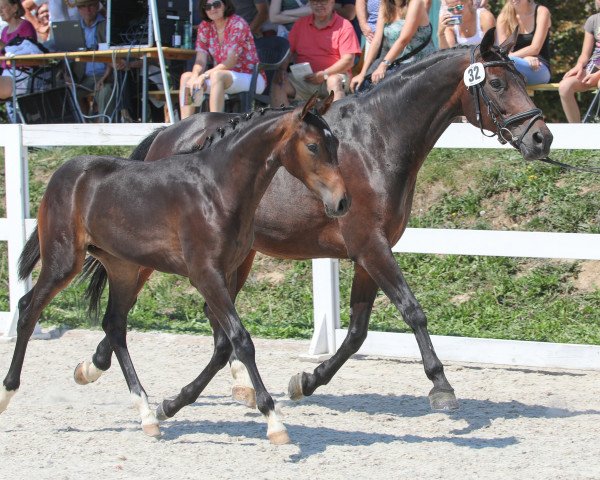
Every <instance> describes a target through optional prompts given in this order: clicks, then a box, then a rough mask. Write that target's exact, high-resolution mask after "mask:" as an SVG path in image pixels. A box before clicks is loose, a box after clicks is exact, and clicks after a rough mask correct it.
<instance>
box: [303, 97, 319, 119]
mask: <svg viewBox="0 0 600 480" xmlns="http://www.w3.org/2000/svg"><path fill="white" fill-rule="evenodd" d="M316 103H317V92H315V93H313V94H312V97H310V98H309V99H308V101H307V102H306V103H305V104H304V108H303V109H302V113H301V114H300V120H302V119H304V117H305V116H306V114H307V113H308V112H310V111H311V110H312V108H313V107H314V106H315V104H316Z"/></svg>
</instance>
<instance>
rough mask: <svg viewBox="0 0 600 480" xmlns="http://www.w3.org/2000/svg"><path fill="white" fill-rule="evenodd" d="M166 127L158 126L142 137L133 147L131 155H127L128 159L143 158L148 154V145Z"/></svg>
mask: <svg viewBox="0 0 600 480" xmlns="http://www.w3.org/2000/svg"><path fill="white" fill-rule="evenodd" d="M165 128H167V127H160V128H157V129H156V130H154V131H153V132H152V133H151V134H150V135H148V136H147V137H146V138H144V139H143V140H142V141H141V142H140V143H139V145H138V146H137V147H135V148H134V149H133V152H131V155H129V160H144V159H145V158H146V155H147V154H148V150H150V145H152V142H154V139H155V138H156V137H157V136H158V134H159V133H160V132H162V131H163V130H164V129H165Z"/></svg>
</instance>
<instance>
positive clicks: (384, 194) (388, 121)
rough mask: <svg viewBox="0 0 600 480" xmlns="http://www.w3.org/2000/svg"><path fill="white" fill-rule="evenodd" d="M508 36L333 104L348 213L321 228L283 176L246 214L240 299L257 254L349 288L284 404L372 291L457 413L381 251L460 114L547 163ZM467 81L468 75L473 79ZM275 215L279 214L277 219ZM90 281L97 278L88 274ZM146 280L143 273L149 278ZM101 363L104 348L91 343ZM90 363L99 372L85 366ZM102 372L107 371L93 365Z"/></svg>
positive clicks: (156, 147) (450, 53) (314, 381)
mask: <svg viewBox="0 0 600 480" xmlns="http://www.w3.org/2000/svg"><path fill="white" fill-rule="evenodd" d="M514 41H515V38H512V39H509V40H508V41H507V42H505V44H503V45H501V46H500V47H495V46H494V45H493V43H494V30H493V29H492V30H490V31H489V32H488V33H487V35H486V36H485V38H484V39H483V41H482V43H481V45H480V46H479V47H478V48H477V49H467V48H454V49H449V50H442V51H440V52H437V53H435V54H433V55H431V56H430V57H427V58H425V59H424V60H422V61H420V62H417V63H415V64H412V65H410V66H408V67H406V68H404V69H402V70H399V71H396V72H393V73H390V74H389V75H388V76H387V77H386V79H385V80H384V81H382V82H381V83H380V84H379V85H378V86H376V87H375V88H373V90H371V91H369V92H367V93H365V94H362V95H358V96H350V97H347V98H345V99H343V100H340V101H338V102H335V103H334V104H333V105H332V107H331V109H330V110H329V111H328V112H327V114H326V115H325V117H326V119H327V121H328V122H329V124H330V125H331V126H332V129H333V131H334V133H335V134H336V136H337V137H338V138H339V140H340V150H339V159H340V170H341V172H342V175H343V177H344V180H345V182H346V186H347V188H348V191H349V192H350V193H351V194H352V197H353V198H354V206H353V208H352V210H351V211H350V213H349V214H348V215H347V216H345V217H344V218H343V219H340V220H331V219H330V218H327V217H326V216H325V215H323V213H322V212H320V211H319V209H320V207H319V205H318V203H317V202H316V201H315V200H314V199H313V198H312V197H311V195H310V193H309V192H308V190H306V188H304V187H303V186H302V184H300V183H299V182H297V181H296V180H295V179H294V178H292V177H291V176H290V175H287V173H285V172H284V171H281V172H279V173H278V174H277V175H275V178H274V179H273V182H272V183H271V185H270V186H269V188H268V189H267V192H266V194H265V196H264V197H263V199H262V200H261V203H260V205H259V207H258V209H257V211H256V230H255V232H256V236H255V241H254V245H253V246H252V251H251V252H250V253H249V255H248V257H247V258H246V260H245V261H244V263H242V265H241V266H240V268H239V270H238V285H237V289H238V290H239V289H240V288H241V287H242V286H243V284H244V281H245V280H246V278H247V275H248V273H249V271H250V268H251V266H252V262H253V259H254V255H255V253H256V251H259V252H261V253H264V254H266V255H270V256H273V257H277V258H289V259H307V258H321V257H331V258H350V259H352V260H353V261H354V279H353V283H352V290H351V297H350V306H351V309H350V312H351V313H350V326H349V328H348V334H347V336H346V338H345V339H344V341H343V343H342V345H341V346H340V348H339V349H338V351H337V352H336V353H335V355H333V356H332V357H331V358H330V359H329V360H326V361H325V362H323V363H322V364H321V365H319V366H318V367H317V368H316V369H315V370H314V371H313V373H302V374H299V375H296V376H294V377H293V378H292V380H291V381H290V385H289V393H290V396H291V397H292V398H294V399H298V398H301V397H302V396H303V395H311V394H312V393H313V392H314V391H315V390H316V389H317V387H319V386H320V385H325V384H327V383H328V382H329V381H330V380H331V379H332V378H333V376H334V375H335V373H336V372H337V371H338V370H339V369H340V368H341V366H342V365H343V364H344V363H345V362H346V360H347V359H348V358H350V356H351V355H352V354H353V353H355V352H357V351H358V349H359V348H360V346H361V345H362V343H363V341H364V339H365V338H366V335H367V330H368V326H369V317H370V314H371V309H372V307H373V302H374V300H375V296H376V294H377V290H378V289H379V288H381V289H382V290H383V292H384V293H385V294H386V295H387V296H388V298H389V299H390V300H391V301H392V302H393V303H394V305H396V307H397V308H398V310H399V311H400V312H401V314H402V316H403V318H404V320H405V322H406V323H407V324H408V325H409V326H410V327H411V328H412V330H413V332H414V334H415V337H416V340H417V343H418V345H419V348H420V351H421V355H422V358H423V366H424V369H425V373H426V375H427V377H428V378H429V379H430V380H431V381H432V382H433V388H432V390H431V391H430V393H429V399H430V403H431V406H432V408H433V409H435V410H450V409H455V408H457V407H458V402H457V400H456V397H455V395H454V390H453V388H452V386H451V385H450V383H449V382H448V380H447V379H446V376H445V374H444V368H443V365H442V363H441V362H440V360H439V359H438V357H437V355H436V353H435V350H434V348H433V344H432V342H431V338H430V336H429V333H428V331H427V318H426V316H425V313H424V312H423V309H422V308H421V306H420V305H419V303H418V301H417V299H416V298H415V296H414V295H413V293H412V292H411V290H410V287H409V286H408V284H407V282H406V280H405V279H404V275H403V274H402V272H401V271H400V268H399V267H398V263H397V262H396V260H395V258H394V256H393V254H392V251H391V247H392V246H393V245H395V244H396V243H397V242H398V240H399V239H400V237H401V236H402V233H403V232H404V229H405V228H406V225H407V223H408V219H409V216H410V210H411V206H412V199H413V193H414V189H415V182H416V178H417V173H418V172H419V169H420V168H421V165H422V164H423V162H424V161H425V159H426V158H427V155H428V153H429V152H430V151H431V149H432V148H433V146H434V145H435V143H436V141H437V140H438V138H439V137H440V136H441V135H442V133H443V132H444V130H445V129H446V128H447V127H448V125H449V124H450V123H451V122H452V120H453V119H454V118H456V117H457V116H459V115H465V116H466V117H467V119H468V120H469V121H470V122H471V123H472V124H473V125H475V126H477V127H480V126H482V127H483V128H485V129H486V130H489V131H491V132H493V133H496V134H498V135H499V138H500V139H501V141H503V142H505V141H510V142H511V144H512V145H513V146H514V147H515V148H517V149H518V150H519V151H520V152H521V154H522V155H523V157H524V158H526V159H528V160H531V159H536V158H544V157H545V156H547V155H548V152H549V149H550V144H551V142H552V135H551V133H550V131H549V130H548V128H547V127H546V125H545V123H544V122H543V120H542V119H541V115H540V112H539V110H537V109H535V105H533V103H532V101H531V98H530V97H529V96H528V95H527V92H526V91H525V83H524V82H523V79H522V77H521V76H520V75H519V74H518V72H517V71H516V70H515V68H514V65H513V64H512V62H510V61H509V59H508V57H507V54H506V52H509V51H510V49H511V47H512V45H513V44H514ZM475 62H483V63H484V67H483V69H484V71H483V72H479V75H483V74H485V81H483V82H482V83H480V84H478V85H476V86H474V87H471V88H466V87H465V84H464V82H463V74H464V72H465V70H466V69H467V67H469V66H470V65H471V64H473V63H475ZM475 73H476V72H475ZM227 118H229V116H228V115H227V114H210V115H202V114H201V115H194V116H192V117H190V118H188V119H186V120H184V121H182V122H180V123H177V124H175V125H172V126H170V127H168V128H166V129H164V130H162V131H160V132H156V133H155V134H154V135H152V136H151V137H149V138H147V139H146V140H145V141H144V142H142V144H140V146H139V148H138V149H137V151H136V152H134V155H137V156H138V158H140V159H142V158H145V160H156V159H159V158H161V157H163V156H165V155H169V154H171V153H173V152H177V151H180V150H185V149H186V148H190V147H191V146H193V145H196V144H200V143H202V142H203V141H204V138H205V137H206V136H207V135H209V134H211V132H213V131H214V128H215V125H219V124H220V123H222V122H223V121H225V119H227ZM281 207H283V208H284V210H285V211H286V212H288V213H289V215H288V214H286V215H279V214H278V212H279V210H280V208H281ZM96 273H97V274H98V275H99V276H101V272H99V271H98V270H96ZM150 273H151V272H149V271H146V272H144V274H145V275H149V274H150ZM98 351H99V352H100V351H101V352H102V355H103V358H104V357H106V356H110V349H109V344H108V342H106V341H104V342H103V343H101V344H100V345H99V346H98ZM96 365H97V366H100V365H99V364H96ZM104 365H106V364H104ZM242 370H243V367H242V366H241V365H240V363H239V362H234V363H233V368H232V372H233V373H234V377H237V378H236V383H237V385H235V386H234V393H235V394H236V395H237V396H238V398H239V399H242V400H243V401H245V402H247V403H248V404H250V405H252V403H253V400H254V391H253V390H252V387H251V385H250V384H249V382H245V381H244V378H247V377H246V375H245V374H244V373H243V371H242Z"/></svg>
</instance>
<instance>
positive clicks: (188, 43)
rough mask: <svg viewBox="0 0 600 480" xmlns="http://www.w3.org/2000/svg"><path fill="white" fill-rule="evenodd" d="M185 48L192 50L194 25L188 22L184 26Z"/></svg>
mask: <svg viewBox="0 0 600 480" xmlns="http://www.w3.org/2000/svg"><path fill="white" fill-rule="evenodd" d="M183 48H185V49H187V50H191V49H192V24H191V23H190V22H189V21H188V20H186V21H185V23H184V24H183Z"/></svg>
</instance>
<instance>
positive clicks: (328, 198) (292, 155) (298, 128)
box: [275, 92, 350, 217]
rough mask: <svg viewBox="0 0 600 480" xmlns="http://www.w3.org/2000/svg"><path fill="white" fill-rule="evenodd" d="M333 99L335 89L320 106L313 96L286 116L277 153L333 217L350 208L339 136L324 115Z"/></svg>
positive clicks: (286, 166)
mask: <svg viewBox="0 0 600 480" xmlns="http://www.w3.org/2000/svg"><path fill="white" fill-rule="evenodd" d="M331 102H333V92H332V93H331V94H330V95H329V97H328V98H327V99H326V100H325V101H324V102H323V103H322V104H321V105H320V106H319V109H318V113H317V110H316V109H315V110H313V108H314V107H315V105H316V103H317V97H316V95H313V96H312V97H311V98H310V100H308V102H306V104H305V105H304V107H298V108H296V109H295V110H293V111H292V112H290V114H288V115H286V116H285V120H284V122H285V123H284V124H283V136H282V139H281V141H280V143H279V145H281V148H280V149H276V151H275V155H276V156H278V157H279V160H280V161H281V164H282V165H283V166H284V167H285V168H286V169H287V170H288V172H290V173H291V174H292V175H294V176H295V177H296V178H298V179H299V180H301V181H302V182H303V183H304V184H305V185H306V186H307V187H308V188H309V189H310V190H311V191H312V192H313V193H314V194H315V195H316V196H317V197H319V198H320V199H321V200H322V201H323V204H324V205H325V212H326V213H327V215H329V216H330V217H339V216H342V215H345V214H346V213H347V212H348V209H349V208H350V196H349V195H348V194H347V193H346V185H345V184H344V180H343V179H342V176H341V174H340V170H339V168H338V158H337V150H338V145H339V142H338V139H337V138H336V137H335V136H334V134H333V132H332V131H331V129H330V128H329V125H327V122H325V120H324V119H323V118H322V117H321V115H322V114H323V113H325V112H326V111H327V110H328V109H329V107H330V105H331Z"/></svg>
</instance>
